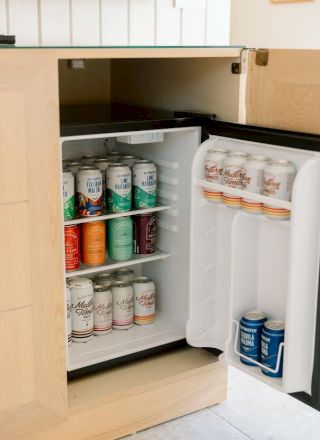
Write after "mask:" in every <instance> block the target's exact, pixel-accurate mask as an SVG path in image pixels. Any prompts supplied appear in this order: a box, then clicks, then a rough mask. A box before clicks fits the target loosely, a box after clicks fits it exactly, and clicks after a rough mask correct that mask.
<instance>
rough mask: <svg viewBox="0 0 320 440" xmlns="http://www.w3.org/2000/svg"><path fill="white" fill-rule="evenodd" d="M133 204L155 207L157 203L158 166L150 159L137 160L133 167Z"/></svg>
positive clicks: (136, 206)
mask: <svg viewBox="0 0 320 440" xmlns="http://www.w3.org/2000/svg"><path fill="white" fill-rule="evenodd" d="M132 183H133V206H134V208H135V209H144V208H153V207H154V206H156V204H157V168H156V166H155V164H154V163H153V162H150V161H149V160H140V161H139V162H136V163H135V164H134V166H133V169H132Z"/></svg>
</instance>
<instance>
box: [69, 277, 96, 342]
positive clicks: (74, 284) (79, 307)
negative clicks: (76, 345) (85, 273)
mask: <svg viewBox="0 0 320 440" xmlns="http://www.w3.org/2000/svg"><path fill="white" fill-rule="evenodd" d="M69 284H70V290H71V320H72V340H73V341H74V342H88V341H90V339H91V338H92V336H93V285H92V281H91V280H90V279H89V278H83V277H75V278H72V279H70V281H69Z"/></svg>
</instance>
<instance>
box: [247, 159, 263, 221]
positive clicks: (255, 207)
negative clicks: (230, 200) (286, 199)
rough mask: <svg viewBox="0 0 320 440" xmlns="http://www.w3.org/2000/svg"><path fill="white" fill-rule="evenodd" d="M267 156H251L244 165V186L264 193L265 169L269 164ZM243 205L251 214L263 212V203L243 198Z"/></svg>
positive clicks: (253, 191)
mask: <svg viewBox="0 0 320 440" xmlns="http://www.w3.org/2000/svg"><path fill="white" fill-rule="evenodd" d="M268 160H269V159H268V158H267V157H265V156H249V157H248V159H247V160H246V162H245V163H244V164H243V167H242V188H243V189H244V190H245V191H250V192H252V193H256V194H262V193H263V176H264V169H265V167H266V166H267V164H268ZM241 207H242V209H244V210H245V211H247V212H250V213H251V214H261V213H262V209H263V203H261V202H255V201H254V200H250V199H247V198H244V199H242V202H241Z"/></svg>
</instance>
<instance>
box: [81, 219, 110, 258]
mask: <svg viewBox="0 0 320 440" xmlns="http://www.w3.org/2000/svg"><path fill="white" fill-rule="evenodd" d="M105 260H106V224H105V222H102V221H98V222H93V223H83V224H82V225H81V261H82V263H83V264H86V265H88V266H100V265H101V264H103V263H104V262H105Z"/></svg>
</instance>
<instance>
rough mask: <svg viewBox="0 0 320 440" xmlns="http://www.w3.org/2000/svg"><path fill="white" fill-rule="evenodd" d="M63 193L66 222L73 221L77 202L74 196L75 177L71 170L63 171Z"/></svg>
mask: <svg viewBox="0 0 320 440" xmlns="http://www.w3.org/2000/svg"><path fill="white" fill-rule="evenodd" d="M62 192H63V217H64V220H72V219H73V218H74V216H75V213H76V202H75V194H74V176H73V174H72V172H71V171H69V170H64V171H63V176H62Z"/></svg>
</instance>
